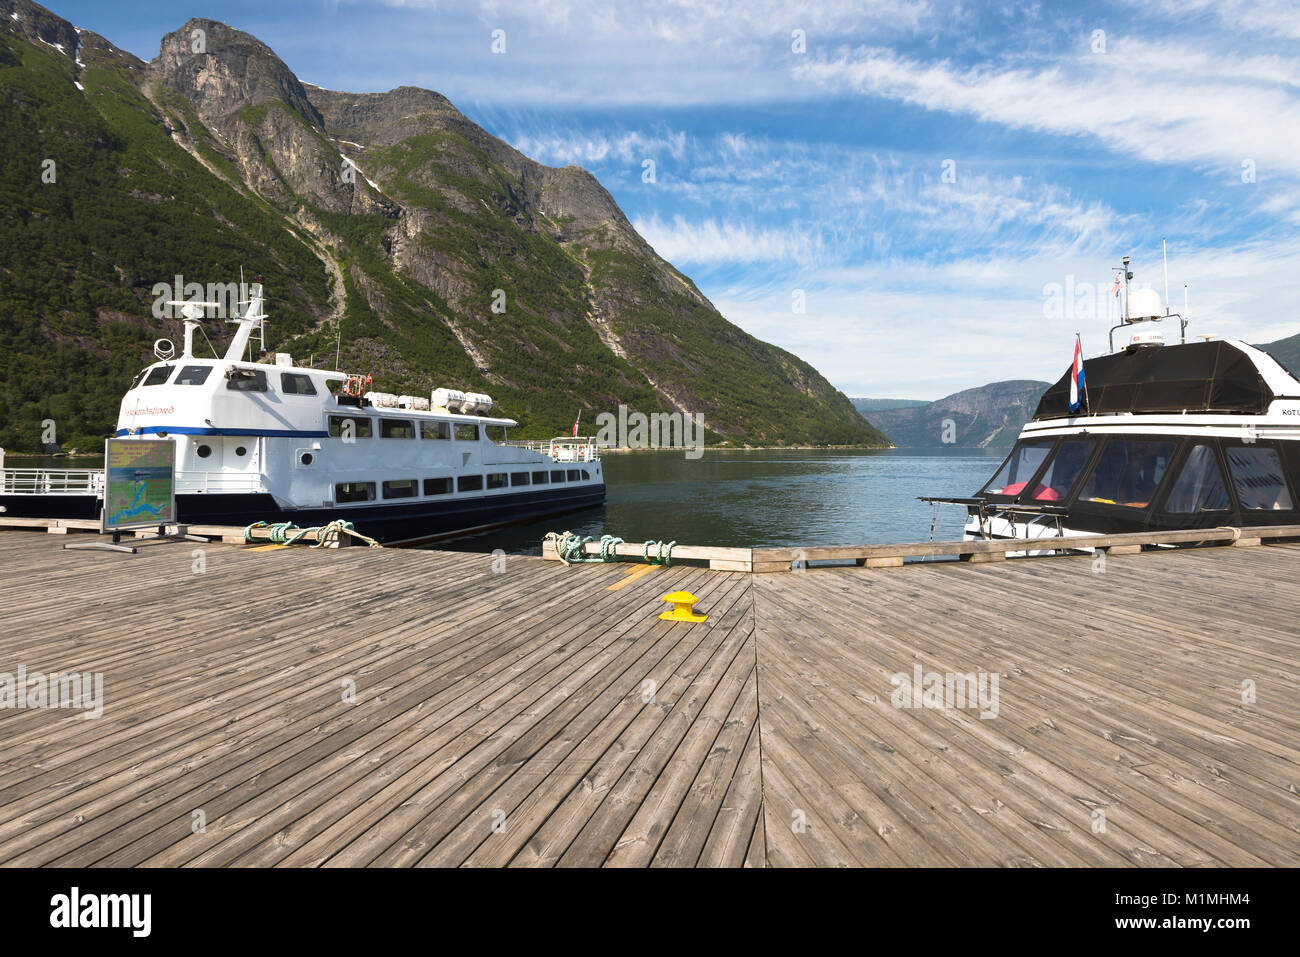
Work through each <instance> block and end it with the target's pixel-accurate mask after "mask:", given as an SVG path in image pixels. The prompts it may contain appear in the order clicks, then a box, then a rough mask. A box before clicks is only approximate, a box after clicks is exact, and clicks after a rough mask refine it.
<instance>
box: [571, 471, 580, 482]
mask: <svg viewBox="0 0 1300 957" xmlns="http://www.w3.org/2000/svg"><path fill="white" fill-rule="evenodd" d="M581 478H582V473H581V472H579V471H578V470H577V469H569V481H570V482H577V481H579V480H580V479H581Z"/></svg>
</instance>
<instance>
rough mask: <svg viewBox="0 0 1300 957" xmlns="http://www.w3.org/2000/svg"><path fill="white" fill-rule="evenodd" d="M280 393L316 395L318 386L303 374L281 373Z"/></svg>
mask: <svg viewBox="0 0 1300 957" xmlns="http://www.w3.org/2000/svg"><path fill="white" fill-rule="evenodd" d="M280 391H281V392H283V393H284V394H285V395H315V394H316V384H315V383H314V382H312V381H311V376H309V375H303V374H302V373H301V372H281V373H280Z"/></svg>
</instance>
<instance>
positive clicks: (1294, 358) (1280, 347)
mask: <svg viewBox="0 0 1300 957" xmlns="http://www.w3.org/2000/svg"><path fill="white" fill-rule="evenodd" d="M1255 348H1257V349H1263V350H1264V351H1265V352H1267V353H1268V354H1269V355H1271V356H1272V357H1273V358H1274V359H1276V360H1277V361H1278V362H1280V363H1282V365H1283V366H1285V367H1286V369H1287V371H1289V372H1290V373H1291V374H1292V375H1296V374H1300V335H1294V336H1288V337H1287V338H1285V339H1278V340H1276V341H1275V342H1266V343H1264V344H1263V345H1260V346H1256V347H1255Z"/></svg>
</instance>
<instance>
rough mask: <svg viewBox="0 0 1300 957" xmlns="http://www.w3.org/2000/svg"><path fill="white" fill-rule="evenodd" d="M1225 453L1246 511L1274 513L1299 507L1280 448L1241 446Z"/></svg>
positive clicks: (1231, 447) (1229, 449)
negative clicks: (1288, 486)
mask: <svg viewBox="0 0 1300 957" xmlns="http://www.w3.org/2000/svg"><path fill="white" fill-rule="evenodd" d="M1224 451H1225V452H1226V453H1227V456H1228V468H1229V470H1230V471H1231V472H1232V484H1233V487H1234V488H1236V490H1237V498H1238V500H1239V501H1240V502H1241V507H1242V508H1246V509H1252V510H1255V509H1271V510H1273V511H1289V510H1290V509H1293V508H1295V504H1294V502H1293V501H1292V499H1291V492H1290V490H1288V489H1287V487H1286V473H1285V472H1283V471H1282V459H1281V457H1280V456H1279V455H1278V454H1277V449H1275V448H1272V447H1270V446H1267V445H1254V446H1252V445H1238V446H1230V447H1228V448H1226V449H1225V450H1224Z"/></svg>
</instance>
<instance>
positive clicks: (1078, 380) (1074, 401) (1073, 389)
mask: <svg viewBox="0 0 1300 957" xmlns="http://www.w3.org/2000/svg"><path fill="white" fill-rule="evenodd" d="M1084 394H1085V393H1084V391H1083V343H1082V342H1081V341H1080V340H1079V334H1078V333H1075V335H1074V364H1073V366H1072V368H1071V370H1070V411H1071V412H1078V411H1079V408H1080V407H1081V406H1082V405H1083V400H1084Z"/></svg>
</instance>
